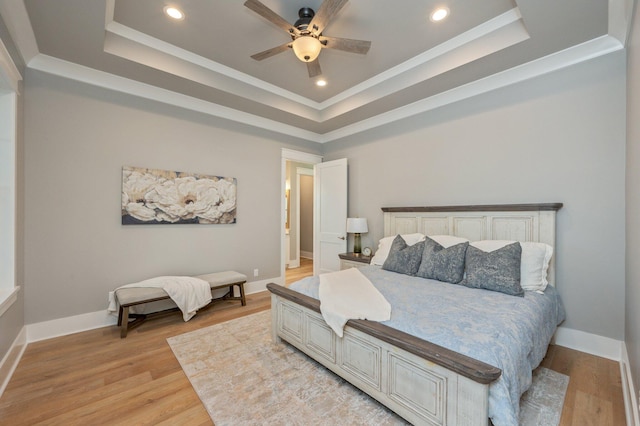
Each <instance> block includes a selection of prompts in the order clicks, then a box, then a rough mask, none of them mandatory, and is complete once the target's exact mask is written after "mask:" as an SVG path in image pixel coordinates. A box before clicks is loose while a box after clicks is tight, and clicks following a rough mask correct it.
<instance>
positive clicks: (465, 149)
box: [325, 52, 626, 340]
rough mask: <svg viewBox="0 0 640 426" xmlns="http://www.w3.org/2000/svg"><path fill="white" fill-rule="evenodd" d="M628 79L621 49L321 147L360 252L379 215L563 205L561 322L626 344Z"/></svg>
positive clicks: (376, 231) (379, 226) (370, 240)
mask: <svg viewBox="0 0 640 426" xmlns="http://www.w3.org/2000/svg"><path fill="white" fill-rule="evenodd" d="M625 71H626V70H625V52H618V53H615V54H610V55H608V56H606V57H602V58H598V59H594V60H591V61H589V62H586V63H582V64H579V65H575V66H572V67H570V68H566V69H563V70H561V71H557V72H554V73H551V74H547V75H545V76H541V77H538V78H536V79H533V80H529V81H526V82H524V83H520V84H518V85H514V86H511V87H507V88H503V89H501V90H497V91H494V92H491V93H487V94H485V95H480V96H477V97H475V98H473V99H469V100H467V101H463V102H459V103H457V104H453V105H450V106H447V107H444V108H441V109H439V110H436V111H432V112H430V113H428V114H423V115H420V116H416V117H413V118H411V119H407V120H404V121H402V122H398V123H395V124H393V125H390V126H386V127H383V128H380V129H375V130H373V131H370V132H367V133H366V134H361V135H358V136H356V137H354V138H350V140H349V141H337V142H335V143H331V144H328V145H327V146H325V158H326V159H327V160H331V159H336V158H341V157H346V158H348V160H349V215H350V216H360V217H366V218H367V220H368V223H369V232H368V233H367V234H363V241H362V244H363V247H364V246H367V245H369V246H371V247H376V244H374V242H376V241H377V240H378V239H379V238H380V237H381V236H382V232H383V221H382V212H381V211H380V207H384V206H416V205H461V204H491V203H535V202H563V203H564V208H563V209H562V210H561V211H560V212H559V215H558V224H557V225H558V235H557V247H556V250H557V252H556V256H557V257H556V260H557V265H558V269H557V277H556V278H557V287H558V289H559V291H560V293H561V295H562V298H563V301H564V304H565V306H566V309H567V320H566V322H565V324H564V325H565V326H567V327H569V328H573V329H577V330H582V331H585V332H589V333H594V334H597V335H601V336H606V337H609V338H613V339H617V340H622V339H623V337H624V306H625V299H624V298H625V277H624V250H625V224H624V218H625V207H624V206H625V108H626V105H625V78H626V77H625ZM391 153H394V154H393V155H391Z"/></svg>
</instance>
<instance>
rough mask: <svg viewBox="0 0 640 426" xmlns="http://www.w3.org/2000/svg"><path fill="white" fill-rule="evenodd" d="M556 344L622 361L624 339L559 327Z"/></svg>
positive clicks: (555, 339)
mask: <svg viewBox="0 0 640 426" xmlns="http://www.w3.org/2000/svg"><path fill="white" fill-rule="evenodd" d="M554 341H555V344H556V345H560V346H564V347H566V348H570V349H575V350H577V351H580V352H586V353H588V354H591V355H596V356H600V357H603V358H607V359H611V360H614V361H620V359H621V352H622V349H621V348H622V343H623V342H622V341H620V340H615V339H611V338H609V337H603V336H598V335H597V334H591V333H586V332H584V331H580V330H574V329H572V328H566V327H558V330H556V334H555V336H554Z"/></svg>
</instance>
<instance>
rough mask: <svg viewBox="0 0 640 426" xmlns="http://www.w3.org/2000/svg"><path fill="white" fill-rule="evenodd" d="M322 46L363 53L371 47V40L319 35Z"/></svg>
mask: <svg viewBox="0 0 640 426" xmlns="http://www.w3.org/2000/svg"><path fill="white" fill-rule="evenodd" d="M320 42H321V43H322V46H323V47H325V48H327V49H337V50H344V51H345V52H351V53H359V54H361V55H365V54H366V53H367V52H368V51H369V48H370V47H371V42H370V41H366V40H353V39H350V38H339V37H325V36H320Z"/></svg>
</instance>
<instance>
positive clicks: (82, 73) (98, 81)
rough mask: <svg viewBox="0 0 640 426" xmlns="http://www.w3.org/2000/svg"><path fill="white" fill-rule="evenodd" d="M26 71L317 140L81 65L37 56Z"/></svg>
mask: <svg viewBox="0 0 640 426" xmlns="http://www.w3.org/2000/svg"><path fill="white" fill-rule="evenodd" d="M29 67H30V68H32V69H35V70H38V71H42V72H46V73H49V74H53V75H57V76H60V77H65V78H70V79H72V80H76V81H80V82H83V83H87V84H91V85H93V86H97V87H102V88H104V89H108V90H113V91H115V92H122V93H126V94H129V95H133V96H138V97H140V98H143V99H150V100H153V101H157V102H162V103H165V104H169V105H173V106H177V107H180V108H184V109H188V110H192V111H196V112H200V113H202V114H208V115H211V116H213V117H219V118H224V119H227V120H230V121H235V122H238V123H242V124H245V125H249V126H253V127H258V128H261V129H265V130H270V131H273V132H276V133H280V134H284V135H289V136H293V137H296V138H301V139H305V140H309V141H316V139H317V138H318V133H314V132H311V131H308V130H304V129H301V128H299V127H295V126H290V125H288V124H283V123H281V122H279V121H275V120H271V119H268V118H264V117H261V116H258V115H254V114H249V113H246V112H242V111H238V110H235V109H233V108H229V107H225V106H222V105H218V104H215V103H213V102H208V101H204V100H202V99H197V98H194V97H192V96H187V95H183V94H181V93H177V92H173V91H171V90H167V89H162V88H160V87H156V86H152V85H150V84H146V83H141V82H139V81H135V80H131V79H128V78H125V77H120V76H117V75H114V74H110V73H107V72H104V71H99V70H96V69H93V68H89V67H85V66H84V65H78V64H75V63H73V62H68V61H65V60H63V59H58V58H54V57H52V56H48V55H43V54H40V55H38V56H36V57H35V58H33V59H32V60H31V62H29Z"/></svg>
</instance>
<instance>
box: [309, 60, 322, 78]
mask: <svg viewBox="0 0 640 426" xmlns="http://www.w3.org/2000/svg"><path fill="white" fill-rule="evenodd" d="M307 71H308V72H309V78H313V77H317V76H319V75H320V74H322V69H320V61H319V60H318V59H316V60H315V61H312V62H307Z"/></svg>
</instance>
